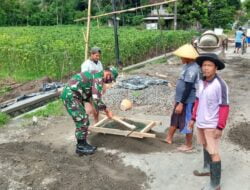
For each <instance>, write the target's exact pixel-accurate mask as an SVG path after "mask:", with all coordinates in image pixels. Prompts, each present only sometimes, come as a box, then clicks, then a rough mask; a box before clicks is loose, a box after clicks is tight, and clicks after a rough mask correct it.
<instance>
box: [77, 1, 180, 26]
mask: <svg viewBox="0 0 250 190" xmlns="http://www.w3.org/2000/svg"><path fill="white" fill-rule="evenodd" d="M175 1H176V0H168V1H164V2H159V3H154V4H149V5H143V6H140V7H135V8H130V9H125V10H119V11H113V12H109V13H104V14H100V15H96V16H91V18H100V17H103V16H109V15H113V14H121V13H126V12H134V11H136V10H138V9H143V8H148V7H153V6H159V5H164V4H168V3H172V2H175ZM87 19H88V17H82V18H79V19H76V20H74V21H75V22H79V21H83V20H87Z"/></svg>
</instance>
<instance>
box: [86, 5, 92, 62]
mask: <svg viewBox="0 0 250 190" xmlns="http://www.w3.org/2000/svg"><path fill="white" fill-rule="evenodd" d="M90 19H91V0H89V2H88V17H87V33H86V39H85V60H87V59H88V52H89V37H90Z"/></svg>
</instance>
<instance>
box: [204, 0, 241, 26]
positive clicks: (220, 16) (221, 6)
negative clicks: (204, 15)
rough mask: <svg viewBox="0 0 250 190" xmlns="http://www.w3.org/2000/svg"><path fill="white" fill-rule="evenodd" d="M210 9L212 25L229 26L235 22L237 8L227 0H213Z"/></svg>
mask: <svg viewBox="0 0 250 190" xmlns="http://www.w3.org/2000/svg"><path fill="white" fill-rule="evenodd" d="M208 10H209V12H208V14H209V22H210V24H211V27H222V28H229V26H230V25H231V24H232V23H233V22H234V13H235V11H236V10H235V9H234V8H233V7H231V6H229V4H228V2H227V0H220V1H217V0H211V1H210V4H209V9H208Z"/></svg>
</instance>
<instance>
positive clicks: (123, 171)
mask: <svg viewBox="0 0 250 190" xmlns="http://www.w3.org/2000/svg"><path fill="white" fill-rule="evenodd" d="M232 51H233V50H232V49H230V50H229V52H228V53H227V65H226V69H225V70H223V71H222V72H220V74H221V75H222V76H223V78H224V79H225V80H226V82H227V83H228V85H229V88H230V105H231V112H230V120H229V123H228V125H227V128H226V129H225V131H224V137H223V141H222V147H221V151H222V153H221V154H222V160H223V162H222V169H223V171H222V187H223V188H222V189H224V190H235V189H239V190H249V189H250V172H249V171H250V151H249V150H250V125H249V122H250V121H249V118H250V111H249V102H250V91H249V88H250V87H249V86H250V85H249V83H250V56H249V55H243V56H241V55H235V54H233V53H232ZM180 68H181V65H167V64H163V65H162V64H157V65H148V66H146V67H144V68H142V69H140V70H137V71H135V72H134V73H140V74H142V73H148V72H151V73H152V72H159V73H160V74H165V75H167V76H168V77H169V79H168V80H169V81H175V80H176V79H177V76H178V73H179V70H180ZM169 90H170V91H171V92H172V94H173V92H174V87H172V88H170V89H169ZM170 97H171V98H173V97H172V95H170ZM143 110H145V106H144V107H141V108H140V106H137V107H135V108H134V110H132V111H130V112H125V113H124V112H120V113H119V114H120V115H128V114H131V115H133V117H135V116H136V117H138V118H150V119H153V120H161V121H162V122H163V124H162V126H159V127H157V128H155V129H154V131H155V132H156V133H157V138H156V139H142V140H139V139H131V138H124V137H118V136H111V135H100V134H99V135H96V134H91V135H90V141H91V142H92V143H93V144H95V145H97V146H98V147H99V149H98V152H97V153H96V154H94V155H92V156H88V157H78V156H76V155H75V154H74V148H75V139H74V125H73V122H72V121H71V120H70V118H69V117H68V116H64V117H57V118H45V119H39V122H38V125H32V123H31V122H30V121H27V120H20V119H19V120H13V121H11V122H10V124H8V125H7V126H6V127H4V128H0V189H1V190H7V189H8V190H10V189H13V190H16V189H20V190H23V189H25V190H26V189H34V190H39V189H48V190H52V189H55V190H57V189H60V190H71V189H72V190H73V189H74V190H82V189H84V190H92V189H93V190H94V189H95V190H96V189H102V190H103V189H107V190H108V189H109V190H110V189H114V190H117V189H121V190H128V189H131V190H139V189H152V190H166V189H167V190H179V189H188V190H199V189H200V188H201V187H202V186H203V185H204V184H205V183H207V182H208V181H209V178H197V177H194V176H193V175H192V171H193V170H194V169H196V168H197V167H201V166H202V153H201V148H200V147H199V145H195V151H193V152H192V153H188V154H184V153H181V152H178V151H176V147H177V146H178V145H180V144H181V143H182V142H183V141H184V139H183V136H182V135H180V134H177V135H176V136H175V139H174V140H175V141H174V142H175V143H174V144H173V145H167V144H165V143H163V142H162V141H160V139H162V138H164V137H165V131H166V128H167V127H168V126H169V116H170V112H171V110H170V111H168V112H166V114H161V115H160V114H158V115H154V114H152V113H150V115H149V114H148V115H147V113H149V112H146V111H145V112H144V111H143Z"/></svg>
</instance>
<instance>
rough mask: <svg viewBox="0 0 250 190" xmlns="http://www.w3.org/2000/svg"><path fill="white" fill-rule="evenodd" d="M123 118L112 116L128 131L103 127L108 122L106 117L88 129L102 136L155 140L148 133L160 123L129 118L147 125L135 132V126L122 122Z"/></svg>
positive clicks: (153, 135)
mask: <svg viewBox="0 0 250 190" xmlns="http://www.w3.org/2000/svg"><path fill="white" fill-rule="evenodd" d="M124 119H128V118H124V117H117V116H114V117H113V118H112V120H114V121H116V122H119V123H121V124H122V125H123V126H125V127H127V128H128V130H121V129H110V128H105V127H104V125H105V123H106V122H107V121H108V120H109V118H107V117H106V116H105V117H104V118H103V119H101V120H100V121H99V122H98V123H96V124H95V125H93V126H91V127H89V130H90V131H91V132H94V133H103V134H112V135H120V136H125V137H135V138H144V137H147V138H155V137H156V135H155V134H152V133H148V132H149V131H150V129H152V128H153V127H155V126H156V125H157V124H158V125H159V124H161V122H157V121H149V120H140V119H132V118H129V119H130V120H133V121H140V122H142V123H145V124H147V125H146V127H144V128H143V129H142V130H141V131H135V129H136V126H134V125H131V124H129V123H127V122H125V121H123V120H124Z"/></svg>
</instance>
